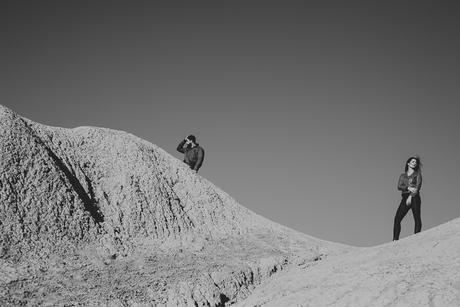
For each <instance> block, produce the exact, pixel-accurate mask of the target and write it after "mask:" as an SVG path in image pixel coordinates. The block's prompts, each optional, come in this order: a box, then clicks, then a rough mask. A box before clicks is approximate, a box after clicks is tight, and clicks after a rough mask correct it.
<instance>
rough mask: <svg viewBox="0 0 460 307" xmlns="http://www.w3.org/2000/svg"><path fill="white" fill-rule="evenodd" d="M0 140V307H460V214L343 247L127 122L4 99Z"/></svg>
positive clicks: (0, 112) (0, 121)
mask: <svg viewBox="0 0 460 307" xmlns="http://www.w3.org/2000/svg"><path fill="white" fill-rule="evenodd" d="M0 138H1V139H0V171H1V172H0V176H1V177H0V306H18V305H24V306H40V305H42V306H73V305H80V306H157V305H160V306H163V305H168V306H225V305H231V304H233V303H235V304H236V305H239V306H262V305H267V306H315V307H316V306H414V307H415V306H430V307H431V306H441V307H444V306H460V261H459V259H460V235H459V234H460V219H456V220H453V221H451V222H449V223H447V224H444V225H441V226H439V227H436V228H433V229H430V230H426V231H422V232H421V233H419V234H417V235H414V236H410V237H408V238H406V239H403V240H400V241H398V242H390V243H388V244H384V245H380V246H376V247H371V248H355V247H348V246H344V245H340V244H335V243H331V242H326V241H322V240H319V239H316V238H312V237H309V236H307V235H304V234H301V233H299V232H296V231H294V230H291V229H289V228H286V227H284V226H281V225H279V224H276V223H273V222H271V221H269V220H267V219H264V218H263V217H261V216H259V215H257V214H255V213H253V212H251V211H250V210H248V209H246V208H245V207H243V206H241V205H239V204H237V203H236V202H235V201H234V200H233V199H232V198H231V197H230V196H229V195H227V194H226V193H224V192H223V191H221V190H220V189H219V188H217V187H216V186H214V185H213V184H212V183H210V182H208V181H207V180H206V179H204V178H202V177H201V176H200V175H197V174H195V173H193V172H192V171H190V170H189V169H188V167H187V166H185V165H184V164H183V163H182V162H181V161H179V160H178V159H176V158H174V157H172V156H171V155H169V154H168V153H166V152H165V151H163V150H162V149H160V148H158V147H157V146H155V145H153V144H151V143H149V142H146V141H144V140H141V139H139V138H137V137H135V136H133V135H131V134H128V133H125V132H121V131H114V130H110V129H102V128H94V127H80V128H75V129H62V128H55V127H48V126H45V125H40V124H37V123H34V122H32V121H30V120H28V119H25V118H22V117H20V116H19V115H17V114H15V113H14V112H13V111H11V110H9V109H7V108H5V107H2V106H0ZM312 214H314V212H313V213H312Z"/></svg>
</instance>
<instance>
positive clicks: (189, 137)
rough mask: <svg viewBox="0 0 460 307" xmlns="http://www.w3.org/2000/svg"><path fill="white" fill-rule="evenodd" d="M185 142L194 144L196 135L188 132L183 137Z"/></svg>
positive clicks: (188, 144)
mask: <svg viewBox="0 0 460 307" xmlns="http://www.w3.org/2000/svg"><path fill="white" fill-rule="evenodd" d="M185 144H186V145H187V146H192V147H193V146H195V145H196V137H195V136H194V135H193V134H190V135H189V136H188V137H186V138H185Z"/></svg>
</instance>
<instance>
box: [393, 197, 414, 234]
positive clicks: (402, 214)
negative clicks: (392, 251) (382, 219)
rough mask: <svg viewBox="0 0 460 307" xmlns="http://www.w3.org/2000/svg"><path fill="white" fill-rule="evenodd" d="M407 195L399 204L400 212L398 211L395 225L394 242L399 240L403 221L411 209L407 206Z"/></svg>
mask: <svg viewBox="0 0 460 307" xmlns="http://www.w3.org/2000/svg"><path fill="white" fill-rule="evenodd" d="M406 199H407V195H406V196H404V195H403V197H402V199H401V203H400V204H399V207H398V210H397V211H396V215H395V219H394V224H393V241H395V240H399V234H400V233H401V221H402V219H403V218H404V217H405V216H406V214H407V212H408V211H409V209H410V208H411V207H409V206H408V205H406Z"/></svg>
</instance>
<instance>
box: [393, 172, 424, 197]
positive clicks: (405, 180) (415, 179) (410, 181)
mask: <svg viewBox="0 0 460 307" xmlns="http://www.w3.org/2000/svg"><path fill="white" fill-rule="evenodd" d="M408 187H413V188H416V189H417V193H420V188H421V187H422V174H421V173H420V172H413V173H412V174H411V175H410V176H407V174H406V173H405V172H404V173H402V174H401V176H399V180H398V190H399V191H401V192H402V194H407V193H411V192H410V191H409V190H407V188H408ZM417 193H411V194H412V195H416V194H417Z"/></svg>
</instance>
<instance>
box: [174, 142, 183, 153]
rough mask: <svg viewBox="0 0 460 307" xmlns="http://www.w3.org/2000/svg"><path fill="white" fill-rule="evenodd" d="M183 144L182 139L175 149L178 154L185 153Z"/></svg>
mask: <svg viewBox="0 0 460 307" xmlns="http://www.w3.org/2000/svg"><path fill="white" fill-rule="evenodd" d="M184 144H185V139H183V140H182V142H180V143H179V145H177V148H176V149H177V151H178V152H180V153H185V148H184Z"/></svg>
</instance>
